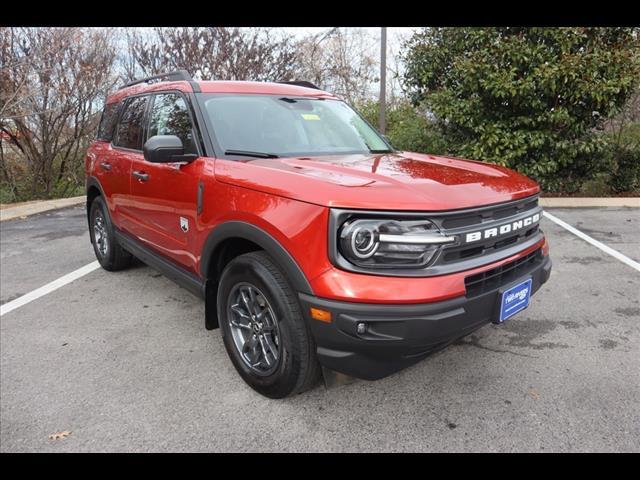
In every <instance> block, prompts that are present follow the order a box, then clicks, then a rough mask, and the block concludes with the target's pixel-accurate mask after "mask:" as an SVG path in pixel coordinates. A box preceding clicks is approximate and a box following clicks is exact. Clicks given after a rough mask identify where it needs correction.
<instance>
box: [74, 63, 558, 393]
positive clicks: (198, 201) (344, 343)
mask: <svg viewBox="0 0 640 480" xmlns="http://www.w3.org/2000/svg"><path fill="white" fill-rule="evenodd" d="M86 174H87V213H88V220H89V228H90V234H91V242H92V244H93V247H94V250H95V253H96V256H97V258H98V260H99V262H100V264H101V265H102V266H103V267H104V268H105V269H107V270H120V269H122V268H124V267H126V266H127V265H128V264H129V263H130V261H131V259H132V256H135V257H137V258H139V259H141V260H142V261H144V262H145V263H147V264H149V265H151V266H152V267H154V268H156V269H158V270H160V271H162V272H163V273H165V274H166V275H167V276H169V277H170V278H171V279H173V280H175V281H176V282H177V283H179V284H180V285H182V286H183V287H185V288H187V289H188V290H190V291H191V292H193V293H194V294H196V295H198V296H200V297H202V298H204V300H205V317H206V318H205V326H206V328H208V329H213V328H217V327H218V326H219V327H220V328H221V333H222V338H223V341H224V345H225V347H226V349H227V352H228V354H229V357H230V358H231V361H232V362H233V364H234V366H235V368H236V369H237V370H238V372H239V373H240V375H241V376H242V378H243V379H244V380H245V381H246V382H247V383H248V384H249V385H250V386H251V387H252V388H254V389H255V390H257V391H258V392H260V393H262V394H264V395H266V396H268V397H272V398H280V397H284V396H287V395H290V394H293V393H296V392H301V391H303V390H305V389H306V388H309V387H311V386H312V385H313V384H314V383H315V382H316V381H317V380H318V379H319V378H320V375H321V372H323V371H324V372H325V374H328V373H335V372H342V373H344V374H347V375H350V376H353V377H358V378H363V379H367V380H374V379H378V378H381V377H384V376H386V375H389V374H391V373H393V372H396V371H398V370H400V369H401V368H404V367H406V366H408V365H410V364H413V363H415V362H417V361H418V360H420V359H422V358H424V357H425V356H427V355H428V354H430V353H432V352H434V351H435V350H438V349H441V348H443V347H445V346H446V345H448V344H450V343H451V342H453V341H454V340H456V339H458V338H460V337H462V336H464V335H467V334H469V333H470V332H472V331H474V330H476V329H477V328H479V327H481V326H482V325H484V324H486V323H489V322H495V323H500V322H502V321H504V320H506V319H507V318H510V317H511V316H512V315H514V314H515V313H517V312H519V311H521V310H522V309H523V308H526V307H527V306H528V304H529V299H530V296H531V294H533V293H534V292H535V291H536V290H538V288H540V286H541V285H542V284H543V283H544V282H546V281H547V279H548V278H549V275H550V272H551V260H550V258H549V249H548V245H547V242H546V240H545V237H544V235H543V233H542V231H541V230H540V228H539V221H540V218H541V215H542V211H541V208H540V207H539V206H538V195H539V192H540V189H539V187H538V185H537V184H536V183H535V182H534V181H532V180H530V179H528V178H526V177H524V176H522V175H520V174H518V173H516V172H513V171H511V170H509V169H507V168H504V167H500V166H497V165H488V164H486V163H481V162H474V161H467V160H460V159H455V158H447V157H436V156H432V155H424V154H419V153H409V152H400V151H396V150H395V149H393V148H392V147H391V145H389V143H388V142H387V141H386V140H385V138H384V137H383V136H381V135H380V134H379V133H378V132H377V131H376V130H375V129H374V128H372V127H371V125H369V124H368V123H367V122H366V121H365V120H363V119H362V117H360V116H359V115H358V114H357V113H356V112H355V111H354V110H352V109H351V108H350V107H349V106H347V105H346V104H345V103H344V102H342V101H341V100H340V99H338V98H336V97H335V96H333V95H331V94H330V93H327V92H323V91H321V90H318V89H317V88H315V87H314V86H313V85H311V84H308V83H306V82H288V83H287V82H285V83H261V82H221V81H216V82H196V81H193V80H192V79H191V77H190V76H189V75H188V74H187V73H186V72H184V71H178V72H174V73H171V74H166V75H161V76H157V77H151V78H147V79H144V80H141V81H138V82H134V83H131V84H128V85H127V86H126V87H124V88H122V89H121V90H119V91H117V92H116V93H114V94H113V95H111V96H109V97H108V99H107V101H106V106H105V107H104V112H103V115H102V120H101V122H100V127H99V132H98V136H97V139H96V140H95V141H94V142H93V143H92V145H91V147H90V148H89V151H88V153H87V156H86Z"/></svg>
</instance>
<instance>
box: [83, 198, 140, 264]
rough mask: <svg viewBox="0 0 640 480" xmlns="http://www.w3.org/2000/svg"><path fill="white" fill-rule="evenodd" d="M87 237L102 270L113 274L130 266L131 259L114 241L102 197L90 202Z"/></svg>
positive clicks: (109, 219) (112, 229) (111, 225)
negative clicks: (89, 238)
mask: <svg viewBox="0 0 640 480" xmlns="http://www.w3.org/2000/svg"><path fill="white" fill-rule="evenodd" d="M89 235H90V237H91V244H92V245H93V251H94V252H95V254H96V258H97V259H98V262H100V265H101V266H102V268H104V269H105V270H109V271H112V272H113V271H116V270H122V269H125V268H127V267H128V266H129V265H131V260H132V259H133V257H132V255H131V254H130V253H129V252H127V251H126V250H125V249H124V248H122V247H121V246H120V244H119V243H118V241H117V240H116V237H115V232H114V228H113V224H112V223H111V218H109V212H108V210H107V206H106V205H105V203H104V200H103V199H102V197H96V198H95V199H94V200H93V202H91V210H90V211H89Z"/></svg>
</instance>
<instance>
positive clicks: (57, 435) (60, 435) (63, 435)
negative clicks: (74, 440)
mask: <svg viewBox="0 0 640 480" xmlns="http://www.w3.org/2000/svg"><path fill="white" fill-rule="evenodd" d="M69 435H71V432H70V431H69V430H65V431H64V432H58V433H52V434H51V435H49V440H59V439H61V438H67V437H68V436H69Z"/></svg>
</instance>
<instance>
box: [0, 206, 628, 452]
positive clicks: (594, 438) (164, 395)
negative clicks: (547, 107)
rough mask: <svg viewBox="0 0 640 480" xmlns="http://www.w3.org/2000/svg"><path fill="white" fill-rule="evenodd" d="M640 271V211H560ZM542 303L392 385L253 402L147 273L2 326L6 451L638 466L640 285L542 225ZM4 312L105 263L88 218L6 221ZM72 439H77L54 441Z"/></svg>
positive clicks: (49, 303)
mask: <svg viewBox="0 0 640 480" xmlns="http://www.w3.org/2000/svg"><path fill="white" fill-rule="evenodd" d="M548 211H549V212H550V213H552V214H553V215H555V216H556V217H558V218H560V219H562V220H564V221H565V222H567V223H569V224H571V225H573V226H574V227H576V228H578V229H580V230H581V231H583V232H584V233H586V234H587V235H590V236H591V237H593V238H595V239H596V240H599V241H601V242H603V243H604V244H606V245H608V246H610V247H611V248H614V249H615V250H617V251H619V252H621V253H623V254H624V255H626V256H628V257H630V258H631V259H632V260H634V261H636V262H638V261H640V209H632V208H600V209H597V208H589V209H549V210H548ZM542 227H543V229H544V230H545V232H546V233H547V235H548V237H549V241H550V244H551V256H552V259H553V261H554V269H553V272H552V275H551V279H550V280H549V282H548V283H547V284H546V285H544V286H543V288H542V290H541V291H540V292H539V293H538V294H537V295H536V296H535V297H534V298H533V300H532V305H531V306H530V307H529V308H528V309H527V310H525V311H524V312H522V313H520V314H518V315H517V316H516V317H514V318H512V319H510V320H508V321H507V322H506V323H505V324H503V325H501V326H494V325H488V326H485V327H483V328H482V329H480V330H479V331H477V332H476V333H475V334H473V335H471V336H469V337H467V338H465V339H463V340H461V341H459V342H458V343H457V344H455V345H452V346H451V347H449V348H447V349H446V350H444V351H442V352H440V353H438V354H436V355H433V356H431V357H430V358H428V359H426V360H425V361H423V362H421V363H419V364H417V365H415V366H413V367H411V368H409V369H406V370H404V371H402V372H400V373H398V374H395V375H393V376H391V377H388V378H386V379H383V380H379V381H377V382H366V381H355V382H353V383H351V384H348V385H342V386H338V387H334V388H331V389H329V390H326V389H325V388H324V387H322V386H319V387H317V388H316V389H314V390H312V391H310V392H307V393H304V394H301V395H298V396H296V397H294V398H289V399H285V400H269V399H266V398H264V397H262V396H260V395H259V394H257V393H255V392H254V391H253V390H251V389H250V388H249V387H248V386H246V385H245V384H244V382H243V381H242V380H241V379H240V377H239V376H238V375H237V373H236V371H235V370H234V368H233V366H232V364H231V362H230V361H229V359H228V358H227V355H226V352H225V350H224V347H223V344H222V341H221V339H220V333H219V331H217V330H214V331H206V330H205V329H204V325H203V315H204V304H203V303H202V302H201V301H200V300H199V299H197V298H195V297H194V296H192V295H191V294H190V293H188V292H187V291H186V290H183V289H181V288H180V287H178V286H177V285H175V284H174V283H172V282H171V281H170V280H168V279H166V278H164V277H163V276H161V275H160V274H158V273H157V272H155V271H154V270H152V269H151V268H149V267H146V266H144V265H142V264H136V265H135V266H134V267H133V268H131V269H130V270H127V271H123V272H118V273H109V272H106V271H103V270H101V269H98V270H95V271H93V272H91V273H89V274H87V275H86V276H83V277H82V278H80V279H78V280H76V281H74V282H73V283H70V284H68V285H66V286H64V287H62V288H60V289H58V290H55V291H54V292H52V293H50V294H48V295H45V296H43V297H41V298H38V299H37V300H34V301H32V302H30V303H28V304H26V305H24V306H21V307H20V308H17V309H15V310H13V311H11V312H9V313H7V314H5V315H3V316H2V317H1V318H0V450H1V451H2V452H12V451H52V452H62V451H132V452H137V451H240V452H251V451H276V452H287V451H534V452H539V451H634V452H638V451H640V272H638V271H636V270H634V269H633V268H631V267H629V266H628V265H625V264H623V263H621V262H620V261H619V260H617V259H615V258H613V257H612V256H610V255H608V254H606V253H604V252H603V251H601V250H599V249H597V248H595V247H594V246H592V245H590V244H588V243H587V242H585V241H584V240H582V239H580V238H578V237H576V236H575V235H573V234H572V233H570V232H569V231H567V230H565V229H563V228H561V227H560V226H558V225H556V224H555V223H552V222H551V221H549V220H548V219H546V218H545V219H543V223H542ZM0 250H1V269H0V271H1V272H0V282H1V283H0V285H1V289H0V301H1V303H3V304H5V303H7V302H10V301H11V300H13V299H16V298H18V297H20V296H21V295H24V294H25V293H27V292H30V291H32V290H33V289H36V288H38V287H41V286H42V285H44V284H46V283H48V282H50V281H52V280H55V279H57V278H59V277H60V276H62V275H65V274H67V273H69V272H71V271H73V270H75V269H77V268H79V267H82V266H83V265H86V264H88V263H91V262H93V261H94V260H95V257H94V255H93V250H92V248H91V245H90V243H89V237H88V232H87V225H86V219H85V214H84V206H78V207H75V208H69V209H65V210H57V211H54V212H49V213H43V214H39V215H35V216H32V217H28V218H26V219H17V220H10V221H6V222H2V224H0ZM61 431H70V432H71V434H70V435H69V436H68V437H66V438H61V439H58V440H51V439H49V435H51V434H53V433H55V432H61Z"/></svg>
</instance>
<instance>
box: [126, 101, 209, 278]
mask: <svg viewBox="0 0 640 480" xmlns="http://www.w3.org/2000/svg"><path fill="white" fill-rule="evenodd" d="M150 101H151V104H150V106H149V122H148V128H147V133H146V139H149V138H151V137H153V136H154V135H176V136H177V137H178V138H180V139H181V140H182V143H183V145H184V150H185V153H194V154H196V155H200V152H199V148H198V146H197V144H196V140H195V135H194V129H193V123H192V117H191V114H190V111H189V107H188V105H187V103H186V100H185V98H184V97H183V96H182V94H181V93H179V92H168V93H157V94H154V95H152V96H151V100H150ZM204 161H205V160H204V159H203V158H199V159H197V160H195V161H193V162H191V163H189V164H186V165H184V164H182V165H181V164H164V163H151V162H147V161H146V160H145V159H144V158H143V157H142V156H140V157H139V158H135V159H134V160H133V162H132V165H131V212H132V215H133V217H134V218H135V219H136V224H137V225H136V236H137V237H138V238H139V239H140V240H142V241H143V242H144V243H145V244H146V245H147V246H148V247H151V248H153V249H154V250H156V251H157V252H159V253H161V254H162V255H164V256H166V257H169V258H172V259H173V260H174V261H176V262H177V263H179V264H180V265H181V266H183V267H185V268H187V269H188V270H191V271H194V272H195V271H196V259H195V257H194V256H193V254H192V242H193V241H192V239H193V234H194V232H195V228H196V215H197V211H196V210H197V196H198V193H197V190H198V180H199V178H200V174H201V170H202V165H203V162H204Z"/></svg>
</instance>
